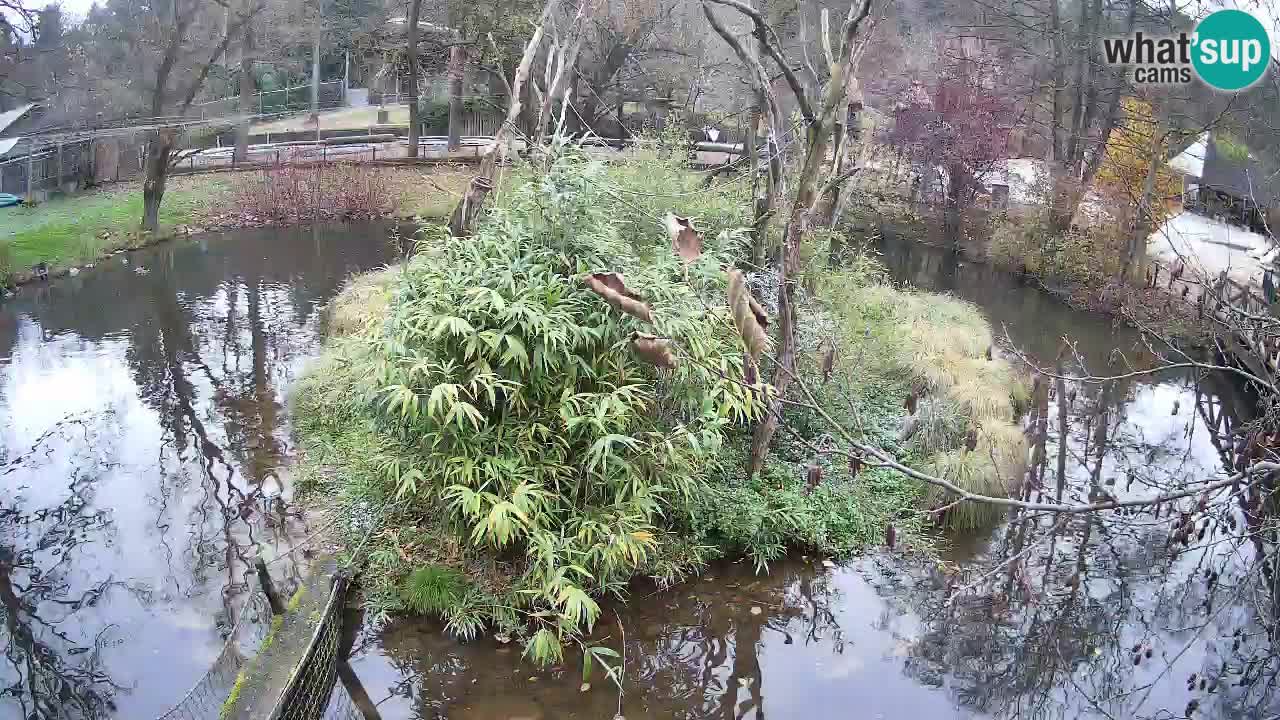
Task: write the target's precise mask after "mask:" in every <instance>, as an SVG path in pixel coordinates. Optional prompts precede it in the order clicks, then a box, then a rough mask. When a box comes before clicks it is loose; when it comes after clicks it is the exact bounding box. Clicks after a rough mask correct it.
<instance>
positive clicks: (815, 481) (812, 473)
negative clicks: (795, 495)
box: [806, 463, 822, 490]
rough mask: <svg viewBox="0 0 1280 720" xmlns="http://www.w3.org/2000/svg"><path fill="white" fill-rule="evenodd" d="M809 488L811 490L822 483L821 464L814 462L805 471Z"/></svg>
mask: <svg viewBox="0 0 1280 720" xmlns="http://www.w3.org/2000/svg"><path fill="white" fill-rule="evenodd" d="M806 475H807V478H806V480H807V482H808V484H809V489H810V490H812V489H814V488H816V487H818V485H819V484H821V483H822V466H821V465H818V464H817V463H814V464H812V465H810V466H809V467H808V469H807V471H806Z"/></svg>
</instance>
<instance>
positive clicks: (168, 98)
mask: <svg viewBox="0 0 1280 720" xmlns="http://www.w3.org/2000/svg"><path fill="white" fill-rule="evenodd" d="M216 4H217V6H218V7H222V8H225V9H226V10H227V11H228V12H229V13H232V15H231V16H230V17H229V18H228V20H227V22H226V26H225V28H222V27H220V26H221V25H222V18H221V17H213V16H212V15H214V14H211V13H210V12H209V7H208V6H207V5H206V4H205V3H203V2H201V1H200V0H175V1H174V2H173V3H172V4H166V3H161V4H159V5H156V6H153V8H152V10H151V13H152V14H151V16H150V18H149V22H148V27H147V28H140V29H139V30H140V31H141V32H146V33H150V32H154V33H155V34H154V35H152V36H151V37H153V38H159V39H160V49H159V54H158V55H157V56H156V58H155V69H154V73H153V75H152V77H153V78H154V84H152V86H151V87H152V89H151V102H150V116H151V122H152V123H154V125H155V126H154V128H153V129H151V130H149V131H147V148H146V159H145V161H144V171H145V173H146V176H145V179H144V180H143V183H142V230H143V231H146V232H155V231H156V230H158V229H159V228H160V203H161V201H162V200H163V199H164V191H165V185H166V183H167V182H168V179H169V170H170V168H171V166H172V164H173V162H174V161H175V160H176V159H177V156H176V155H175V153H174V150H175V148H176V145H177V142H178V138H179V134H180V125H175V124H172V123H170V122H167V120H168V118H171V117H173V115H170V116H168V117H166V112H172V113H174V115H176V116H181V115H183V114H185V113H186V111H187V109H188V108H190V107H191V103H192V102H194V101H195V98H196V94H197V93H199V92H200V89H201V88H202V87H203V86H204V83H205V81H206V80H207V79H208V78H209V72H210V71H211V70H212V69H213V67H214V65H215V64H217V62H218V59H219V58H220V57H222V54H223V53H225V52H226V50H227V46H228V45H230V44H231V42H232V41H233V40H234V39H235V38H236V37H238V36H239V35H240V33H241V31H242V30H243V29H244V27H245V26H246V24H247V23H248V22H249V21H250V20H252V19H253V17H254V16H255V15H257V14H258V13H259V12H261V11H262V8H263V2H262V0H247V2H245V3H244V4H241V5H239V6H237V7H235V8H234V9H233V8H232V7H231V6H230V5H228V4H227V3H226V2H218V3H216ZM202 52H203V53H205V54H203V55H202V54H201V53H202ZM192 56H196V57H197V58H199V59H197V60H196V62H195V64H190V63H189V62H188V58H190V57H192ZM175 74H182V75H186V76H188V77H189V78H190V79H189V80H188V81H187V82H186V83H185V85H177V86H175V81H174V75H175Z"/></svg>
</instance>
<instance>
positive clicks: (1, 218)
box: [0, 176, 230, 279]
mask: <svg viewBox="0 0 1280 720" xmlns="http://www.w3.org/2000/svg"><path fill="white" fill-rule="evenodd" d="M229 189H230V184H229V182H228V181H227V180H226V179H225V178H223V177H220V176H200V177H185V178H173V179H171V180H170V182H169V188H168V190H167V191H166V192H165V195H164V202H163V203H162V205H161V207H160V224H161V234H164V233H165V232H166V231H167V230H169V229H171V228H173V227H174V226H176V225H181V224H184V223H189V222H192V221H193V219H194V218H195V217H196V216H198V215H199V213H200V211H201V210H202V209H203V208H205V207H207V206H208V205H209V203H210V202H212V201H217V200H218V199H219V197H221V196H222V195H223V194H225V193H226V192H227V191H228V190H229ZM141 219H142V186H141V185H140V184H137V183H130V184H128V185H125V186H120V187H115V188H111V189H109V190H103V191H97V192H88V193H81V194H77V195H68V196H64V197H59V198H55V199H53V200H50V201H48V202H44V203H41V204H39V205H36V206H35V207H11V208H4V209H0V279H3V278H4V277H5V276H7V275H12V274H18V273H22V272H24V271H27V270H30V269H31V267H32V266H33V265H36V264H37V263H41V262H44V263H48V264H49V266H50V267H51V268H59V267H67V266H72V265H79V264H82V263H85V262H89V261H91V260H93V259H95V258H98V257H101V256H102V255H103V254H105V253H107V252H110V251H112V250H116V249H119V248H122V247H127V246H130V245H135V244H137V242H138V239H139V238H138V233H137V230H138V225H139V222H140V221H141Z"/></svg>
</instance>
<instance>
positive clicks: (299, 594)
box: [285, 585, 307, 612]
mask: <svg viewBox="0 0 1280 720" xmlns="http://www.w3.org/2000/svg"><path fill="white" fill-rule="evenodd" d="M306 596H307V586H306V585H299V586H298V589H297V590H295V591H294V593H293V596H292V597H290V598H289V602H288V603H286V604H285V611H286V612H294V611H295V610H297V609H298V606H299V605H301V604H302V600H303V599H304V598H306Z"/></svg>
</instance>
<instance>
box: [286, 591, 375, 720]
mask: <svg viewBox="0 0 1280 720" xmlns="http://www.w3.org/2000/svg"><path fill="white" fill-rule="evenodd" d="M346 595H347V579H346V578H345V577H343V576H342V575H338V576H336V577H335V578H334V581H333V591H332V592H331V593H330V594H329V601H328V603H327V604H326V605H325V607H324V610H323V611H322V612H321V615H320V618H319V619H318V620H317V625H316V630H315V634H314V635H313V636H312V638H311V644H310V645H308V646H307V651H306V652H305V653H304V654H303V656H302V659H301V660H300V661H299V662H298V666H297V667H296V668H295V669H294V671H293V674H292V676H290V678H289V684H288V685H287V686H285V689H284V692H282V693H280V700H279V702H278V703H276V707H275V710H273V711H272V712H271V720H322V718H344V719H345V718H355V720H360V715H358V714H355V713H354V705H353V704H352V703H351V698H350V696H349V695H348V694H347V693H346V690H345V688H344V687H343V686H342V684H341V683H339V682H337V679H338V663H340V662H341V661H342V658H341V646H342V612H343V608H344V607H345V605H346ZM334 695H338V696H340V697H339V698H338V699H339V705H344V706H345V707H347V708H350V709H351V711H350V713H349V714H345V715H344V714H338V715H334V714H328V713H326V712H325V711H326V710H328V709H329V708H330V698H331V697H332V696H334ZM335 709H340V708H338V707H337V706H335Z"/></svg>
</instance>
